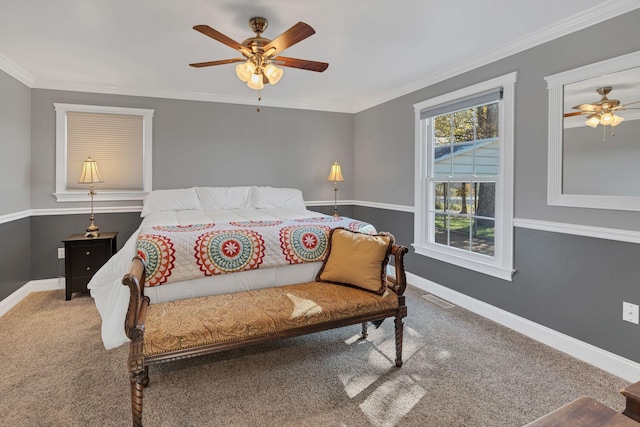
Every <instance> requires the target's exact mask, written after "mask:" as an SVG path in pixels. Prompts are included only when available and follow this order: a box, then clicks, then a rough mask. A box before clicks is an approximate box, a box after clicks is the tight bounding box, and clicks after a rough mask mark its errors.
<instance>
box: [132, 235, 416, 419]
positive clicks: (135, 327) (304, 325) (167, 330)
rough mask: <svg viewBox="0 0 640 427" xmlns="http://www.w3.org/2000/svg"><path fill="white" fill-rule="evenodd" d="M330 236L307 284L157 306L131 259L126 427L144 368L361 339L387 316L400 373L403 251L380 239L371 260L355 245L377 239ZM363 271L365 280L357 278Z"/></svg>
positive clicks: (138, 415) (137, 406)
mask: <svg viewBox="0 0 640 427" xmlns="http://www.w3.org/2000/svg"><path fill="white" fill-rule="evenodd" d="M336 230H340V229H336ZM336 230H334V231H336ZM334 231H332V232H331V235H330V239H329V241H330V243H329V249H328V255H327V258H326V260H325V262H324V264H323V266H322V268H321V270H320V272H319V273H318V277H317V280H316V281H314V282H307V283H299V284H293V285H287V286H279V287H273V288H264V289H258V290H250V291H241V292H235V293H229V294H222V295H213V296H206V297H199V298H191V299H186V300H179V301H171V302H165V303H159V304H150V303H149V298H148V297H146V296H145V295H144V281H145V269H144V263H143V261H142V259H141V258H137V257H136V258H135V259H134V262H133V264H132V266H131V270H130V271H129V274H127V275H126V276H125V277H124V278H123V284H124V285H126V286H128V287H129V289H130V301H129V309H128V312H127V320H126V324H125V330H126V332H127V336H128V337H129V338H130V339H131V343H130V350H129V370H130V372H131V409H132V418H133V425H134V426H141V425H142V400H143V388H144V387H146V386H147V385H148V384H149V374H148V368H149V365H152V364H156V363H163V362H168V361H171V360H177V359H183V358H187V357H194V356H198V355H204V354H210V353H214V352H218V351H222V350H227V349H231V348H237V347H242V346H245V345H248V344H252V343H258V342H264V341H269V340H274V339H280V338H285V337H293V336H299V335H304V334H308V333H312V332H319V331H323V330H328V329H333V328H338V327H343V326H348V325H354V324H362V337H363V338H366V336H367V322H370V321H375V322H377V321H381V320H383V319H385V318H388V317H395V341H396V359H395V364H396V366H398V367H400V366H402V337H403V321H402V319H403V318H404V317H406V315H407V307H406V305H405V298H404V296H403V293H404V291H405V288H406V276H405V271H404V254H405V253H406V252H407V249H406V248H404V247H402V246H397V245H395V244H393V237H392V236H390V235H385V236H390V238H387V237H385V238H384V239H383V243H384V245H386V246H383V247H382V252H380V248H378V249H376V250H375V251H377V252H378V254H377V255H375V256H374V257H373V258H372V257H370V256H369V255H370V253H369V251H368V250H367V249H366V247H363V246H362V245H363V242H365V244H366V245H369V243H368V242H369V241H370V240H371V239H376V238H378V237H375V236H372V237H367V236H366V235H361V234H360V233H352V232H348V231H337V232H336V233H334ZM354 236H355V237H354ZM345 239H346V240H345ZM378 240H379V241H380V239H379V238H378ZM338 243H340V244H338ZM353 245H355V246H353ZM380 255H382V257H381V258H380ZM390 256H393V257H394V266H395V280H393V281H388V280H387V278H386V266H387V262H388V260H389V257H390ZM377 258H380V259H377ZM363 267H364V276H367V277H364V278H363V279H361V277H360V276H363V272H362V268H363ZM354 274H355V275H357V276H358V277H355V278H356V280H355V281H354V280H352V279H354ZM351 282H353V283H351Z"/></svg>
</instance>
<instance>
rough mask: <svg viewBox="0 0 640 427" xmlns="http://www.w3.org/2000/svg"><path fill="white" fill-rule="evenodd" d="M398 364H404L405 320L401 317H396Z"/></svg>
mask: <svg viewBox="0 0 640 427" xmlns="http://www.w3.org/2000/svg"><path fill="white" fill-rule="evenodd" d="M395 324H396V366H397V367H398V368H399V367H401V366H402V334H403V330H404V322H403V321H402V319H401V318H400V317H396V319H395Z"/></svg>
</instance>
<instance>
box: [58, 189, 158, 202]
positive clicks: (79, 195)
mask: <svg viewBox="0 0 640 427" xmlns="http://www.w3.org/2000/svg"><path fill="white" fill-rule="evenodd" d="M147 194H148V193H147V192H144V191H108V190H97V191H96V195H95V196H93V200H94V201H97V202H113V201H122V200H143V199H144V198H145V196H146V195H147ZM53 195H54V196H55V197H56V202H88V201H89V200H91V198H90V197H89V191H88V189H87V191H65V192H64V193H53Z"/></svg>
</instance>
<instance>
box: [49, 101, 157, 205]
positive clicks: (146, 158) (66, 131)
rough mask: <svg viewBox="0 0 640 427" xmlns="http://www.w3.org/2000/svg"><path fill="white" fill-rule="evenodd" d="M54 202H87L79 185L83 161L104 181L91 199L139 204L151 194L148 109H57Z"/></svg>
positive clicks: (84, 189) (150, 114) (77, 106)
mask: <svg viewBox="0 0 640 427" xmlns="http://www.w3.org/2000/svg"><path fill="white" fill-rule="evenodd" d="M54 106H55V110H56V192H55V193H54V195H55V196H56V200H57V201H59V202H75V201H84V200H85V199H87V200H88V196H87V192H88V187H87V185H86V184H79V183H78V180H79V179H80V174H81V171H82V165H83V162H84V161H85V160H86V159H87V158H89V157H91V159H92V160H95V161H96V163H97V165H98V169H99V171H100V176H101V177H102V180H103V181H104V182H102V183H96V184H94V186H95V188H96V190H97V192H98V194H97V196H96V199H97V200H99V201H100V200H103V201H107V200H142V199H143V198H144V197H145V195H146V194H147V193H148V192H149V191H151V189H152V188H151V178H152V170H151V169H152V150H151V147H152V129H153V122H152V120H153V110H147V109H141V108H124V107H107V106H96V105H80V104H58V103H55V104H54Z"/></svg>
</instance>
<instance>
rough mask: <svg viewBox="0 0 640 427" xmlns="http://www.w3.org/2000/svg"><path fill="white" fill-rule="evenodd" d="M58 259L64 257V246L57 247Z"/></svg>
mask: <svg viewBox="0 0 640 427" xmlns="http://www.w3.org/2000/svg"><path fill="white" fill-rule="evenodd" d="M58 259H64V248H58Z"/></svg>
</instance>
